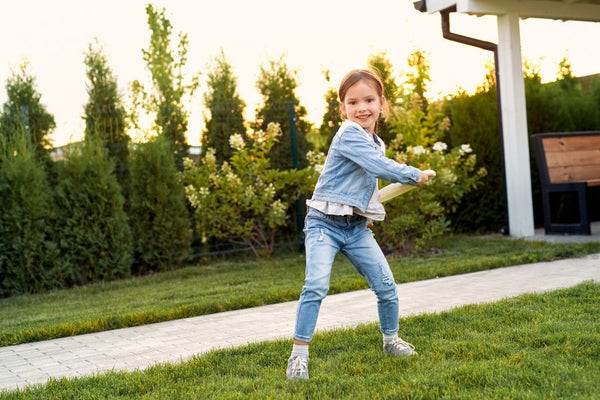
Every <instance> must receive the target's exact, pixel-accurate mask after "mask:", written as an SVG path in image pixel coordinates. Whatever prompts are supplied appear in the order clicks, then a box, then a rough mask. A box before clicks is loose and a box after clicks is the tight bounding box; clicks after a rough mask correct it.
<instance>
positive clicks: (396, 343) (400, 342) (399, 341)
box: [390, 338, 415, 350]
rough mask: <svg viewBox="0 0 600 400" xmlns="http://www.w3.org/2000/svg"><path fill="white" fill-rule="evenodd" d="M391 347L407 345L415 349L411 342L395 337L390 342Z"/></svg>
mask: <svg viewBox="0 0 600 400" xmlns="http://www.w3.org/2000/svg"><path fill="white" fill-rule="evenodd" d="M390 344H391V345H392V346H393V347H396V348H398V347H408V348H410V349H411V350H414V349H415V346H413V345H412V344H410V343H408V342H405V341H404V340H402V339H400V338H395V339H394V340H393V341H392V343H390Z"/></svg>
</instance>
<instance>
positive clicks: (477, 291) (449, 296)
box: [0, 254, 600, 390]
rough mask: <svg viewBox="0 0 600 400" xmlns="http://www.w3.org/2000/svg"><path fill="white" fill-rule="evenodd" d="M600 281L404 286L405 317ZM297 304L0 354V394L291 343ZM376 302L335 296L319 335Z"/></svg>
mask: <svg viewBox="0 0 600 400" xmlns="http://www.w3.org/2000/svg"><path fill="white" fill-rule="evenodd" d="M586 280H595V281H597V282H600V254H593V255H589V256H587V257H583V258H576V259H567V260H559V261H552V262H541V263H535V264H525V265H519V266H513V267H506V268H498V269H493V270H488V271H480V272H475V273H470V274H464V275H456V276H449V277H445V278H437V279H430V280H425V281H418V282H410V283H403V284H399V285H398V293H399V297H400V314H401V316H408V315H415V314H421V313H429V312H439V311H444V310H449V309H451V308H454V307H458V306H461V305H466V304H473V303H485V302H492V301H496V300H500V299H502V298H506V297H512V296H517V295H520V294H523V293H530V292H542V291H548V290H554V289H560V288H566V287H571V286H574V285H577V284H579V283H581V282H583V281H586ZM296 306H297V301H292V302H287V303H279V304H273V305H268V306H262V307H255V308H250V309H245V310H237V311H229V312H224V313H219V314H210V315H204V316H199V317H192V318H185V319H180V320H175V321H168V322H161V323H157V324H150V325H145V326H138V327H132V328H126V329H117V330H112V331H106V332H100V333H93V334H88V335H80V336H74V337H67V338H61V339H54V340H48V341H43V342H37V343H27V344H22V345H16V346H7V347H0V390H11V389H15V388H20V387H24V386H26V385H31V384H38V383H44V382H46V381H47V380H48V379H50V378H58V377H76V376H83V375H89V374H93V373H98V372H103V371H107V370H111V369H115V370H125V371H131V370H135V369H143V368H147V367H149V366H152V365H155V364H157V363H162V362H177V361H182V360H185V359H188V358H190V357H192V356H194V355H197V354H202V353H205V352H207V351H210V350H214V349H220V348H227V347H234V346H239V345H243V344H247V343H251V342H258V341H265V340H272V339H279V338H291V336H292V333H293V327H294V319H295V311H296ZM377 319H378V318H377V306H376V298H375V295H374V294H373V293H372V292H371V291H370V290H359V291H355V292H349V293H341V294H336V295H331V296H328V297H327V298H326V299H325V300H324V301H323V304H322V307H321V312H320V314H319V321H318V323H317V330H329V329H334V328H340V327H348V326H356V325H357V324H361V323H369V322H374V321H377Z"/></svg>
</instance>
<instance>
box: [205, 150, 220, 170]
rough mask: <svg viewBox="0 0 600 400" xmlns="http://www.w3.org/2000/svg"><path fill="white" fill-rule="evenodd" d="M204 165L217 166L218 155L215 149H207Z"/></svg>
mask: <svg viewBox="0 0 600 400" xmlns="http://www.w3.org/2000/svg"><path fill="white" fill-rule="evenodd" d="M204 165H206V166H207V167H208V168H214V167H216V166H217V156H216V155H215V149H213V148H209V149H207V150H206V154H205V155H204Z"/></svg>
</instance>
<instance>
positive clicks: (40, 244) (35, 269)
mask: <svg viewBox="0 0 600 400" xmlns="http://www.w3.org/2000/svg"><path fill="white" fill-rule="evenodd" d="M2 159H3V161H2V162H1V165H0V198H1V199H2V201H0V297H5V296H11V295H16V294H22V293H27V292H39V291H42V290H44V289H48V288H53V287H56V286H58V285H60V280H59V279H58V277H57V276H56V273H55V270H56V269H57V268H56V262H57V256H58V251H57V246H56V242H55V241H54V230H53V227H54V223H53V218H54V212H55V207H54V200H53V197H52V191H51V189H50V186H49V184H48V180H47V176H46V171H45V169H44V167H43V166H42V165H41V164H40V162H39V161H38V160H37V159H36V157H35V156H34V152H33V149H26V148H25V147H24V146H14V145H13V146H12V147H11V149H10V151H8V149H5V154H4V157H2Z"/></svg>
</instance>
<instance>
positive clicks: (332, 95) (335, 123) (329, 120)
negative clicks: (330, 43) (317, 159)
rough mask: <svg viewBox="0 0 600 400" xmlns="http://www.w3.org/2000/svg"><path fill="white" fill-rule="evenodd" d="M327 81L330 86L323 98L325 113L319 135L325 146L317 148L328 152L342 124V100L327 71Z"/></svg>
mask: <svg viewBox="0 0 600 400" xmlns="http://www.w3.org/2000/svg"><path fill="white" fill-rule="evenodd" d="M325 80H326V81H327V83H328V84H329V87H328V88H327V91H326V92H325V95H323V98H324V100H325V113H324V114H323V120H322V122H321V126H320V127H319V135H320V136H321V138H322V140H323V142H324V145H323V146H321V147H317V148H316V150H318V151H324V152H326V151H327V149H328V148H329V146H330V145H331V141H332V140H333V136H335V133H336V132H337V130H338V129H339V128H340V125H341V124H342V115H341V113H340V100H339V99H338V92H337V89H336V88H335V87H334V86H333V85H332V84H331V77H330V76H329V71H325Z"/></svg>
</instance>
